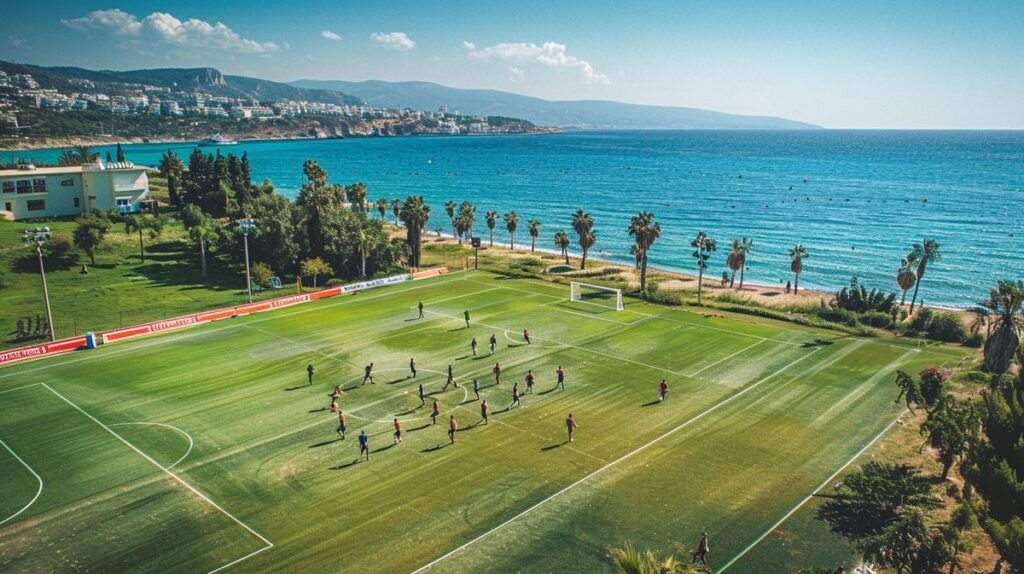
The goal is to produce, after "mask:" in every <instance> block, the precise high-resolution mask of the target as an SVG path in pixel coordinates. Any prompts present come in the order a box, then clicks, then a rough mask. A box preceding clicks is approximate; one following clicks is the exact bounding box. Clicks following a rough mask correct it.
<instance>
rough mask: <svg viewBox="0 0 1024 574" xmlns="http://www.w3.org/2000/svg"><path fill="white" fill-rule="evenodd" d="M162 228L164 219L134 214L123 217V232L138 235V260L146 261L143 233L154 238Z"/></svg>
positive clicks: (144, 214) (146, 214) (145, 214)
mask: <svg viewBox="0 0 1024 574" xmlns="http://www.w3.org/2000/svg"><path fill="white" fill-rule="evenodd" d="M163 228H164V219H163V218H162V217H157V216H154V215H150V214H148V213H134V214H132V215H129V216H128V217H125V219H124V232H125V233H126V234H128V235H131V234H132V233H135V232H138V234H139V260H140V261H142V262H145V261H146V249H145V244H144V243H143V240H142V233H143V231H148V232H149V233H148V234H149V237H150V238H154V237H156V236H157V235H160V232H161V231H162V230H163Z"/></svg>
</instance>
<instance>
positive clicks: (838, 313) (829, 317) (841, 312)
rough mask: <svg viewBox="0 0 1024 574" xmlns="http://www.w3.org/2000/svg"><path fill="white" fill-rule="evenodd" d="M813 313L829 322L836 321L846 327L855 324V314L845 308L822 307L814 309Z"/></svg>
mask: <svg viewBox="0 0 1024 574" xmlns="http://www.w3.org/2000/svg"><path fill="white" fill-rule="evenodd" d="M814 314H815V315H817V316H818V318H820V319H822V320H824V321H828V322H829V323H838V324H840V325H846V326H848V327H855V326H857V315H856V313H854V312H852V311H847V310H846V309H834V308H831V307H824V308H819V309H815V311H814Z"/></svg>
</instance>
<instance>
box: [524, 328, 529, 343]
mask: <svg viewBox="0 0 1024 574" xmlns="http://www.w3.org/2000/svg"><path fill="white" fill-rule="evenodd" d="M523 338H524V339H526V344H527V345H529V344H530V330H529V329H523Z"/></svg>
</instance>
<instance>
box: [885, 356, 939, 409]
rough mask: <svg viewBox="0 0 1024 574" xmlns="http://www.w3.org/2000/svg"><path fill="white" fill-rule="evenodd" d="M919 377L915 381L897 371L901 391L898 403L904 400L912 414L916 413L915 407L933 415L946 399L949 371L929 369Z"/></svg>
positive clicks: (897, 383)
mask: <svg viewBox="0 0 1024 574" xmlns="http://www.w3.org/2000/svg"><path fill="white" fill-rule="evenodd" d="M917 376H918V379H917V380H915V379H914V378H913V377H911V376H910V375H908V374H907V373H906V372H905V371H900V370H897V371H896V386H897V387H898V388H899V389H900V394H899V395H898V396H897V397H896V402H900V399H903V400H904V401H905V402H906V405H907V410H908V411H910V412H911V413H913V412H914V406H917V407H920V408H923V409H924V410H925V411H926V412H928V413H931V412H933V411H934V410H936V409H937V408H938V407H939V406H940V405H941V403H942V401H943V400H944V399H945V398H946V379H948V378H949V371H946V370H943V369H939V368H936V367H929V368H927V369H922V370H921V372H919V373H918V374H917Z"/></svg>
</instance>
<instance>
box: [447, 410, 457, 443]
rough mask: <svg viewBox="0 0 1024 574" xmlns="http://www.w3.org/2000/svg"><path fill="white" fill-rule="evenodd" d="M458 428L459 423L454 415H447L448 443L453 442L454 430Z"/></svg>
mask: <svg viewBox="0 0 1024 574" xmlns="http://www.w3.org/2000/svg"><path fill="white" fill-rule="evenodd" d="M457 430H459V423H458V422H457V421H456V420H455V415H448V441H449V444H455V431H457Z"/></svg>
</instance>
